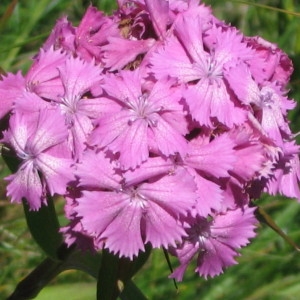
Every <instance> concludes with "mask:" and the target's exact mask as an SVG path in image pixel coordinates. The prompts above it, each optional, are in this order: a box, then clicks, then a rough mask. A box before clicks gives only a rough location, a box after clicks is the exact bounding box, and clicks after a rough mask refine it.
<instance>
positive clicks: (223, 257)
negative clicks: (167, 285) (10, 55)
mask: <svg viewBox="0 0 300 300" xmlns="http://www.w3.org/2000/svg"><path fill="white" fill-rule="evenodd" d="M118 5H119V8H118V10H117V11H115V12H114V13H113V14H112V15H111V16H107V15H105V14H104V13H103V12H101V11H99V10H98V9H97V8H95V7H93V6H90V7H89V8H88V9H87V12H86V14H85V15H84V16H83V18H82V20H81V22H80V23H79V25H78V26H77V27H76V26H73V25H72V24H71V23H70V22H69V21H68V20H67V18H66V17H64V18H62V19H60V20H58V22H57V24H56V26H55V28H54V29H53V31H52V33H51V34H50V36H49V38H48V39H47V41H46V42H45V44H44V45H43V46H42V49H41V50H40V52H39V53H38V54H37V55H36V56H34V58H33V64H32V66H31V67H30V69H29V71H28V72H27V74H26V75H25V76H22V75H21V73H20V72H19V73H17V74H16V75H13V74H8V75H6V76H3V77H2V79H1V81H0V117H1V118H2V120H3V126H4V127H5V124H6V123H7V124H8V127H7V128H6V130H5V131H4V132H3V135H4V137H3V142H4V143H5V144H6V146H7V147H9V148H10V149H11V150H12V152H14V153H15V155H16V157H17V158H18V161H19V169H18V171H17V172H16V173H15V174H12V175H10V176H9V177H7V180H8V181H9V184H8V187H7V195H8V196H10V197H11V200H12V201H13V202H21V200H22V199H23V198H25V199H26V200H27V202H28V203H29V206H30V208H31V209H33V210H38V209H39V208H40V207H41V205H43V204H47V200H46V199H47V195H48V194H50V195H53V194H55V193H57V194H60V195H63V196H64V197H65V198H66V206H65V211H66V217H67V219H69V220H70V223H69V224H68V225H67V226H65V227H64V228H62V229H61V232H63V234H64V237H65V241H66V243H67V244H68V245H69V246H71V245H72V244H73V243H76V245H77V246H78V247H80V248H83V249H90V250H92V251H100V250H102V249H103V248H105V249H108V250H109V251H111V252H113V253H114V254H116V255H119V256H124V257H128V258H129V259H131V260H132V259H134V258H135V257H136V256H138V255H139V252H141V251H145V245H146V244H149V245H150V246H151V247H152V248H160V247H163V248H164V249H165V250H167V251H169V253H171V254H172V255H175V256H176V257H177V258H178V260H179V266H178V267H177V268H176V269H175V271H174V272H173V273H172V274H171V277H172V278H175V279H176V280H182V278H183V276H184V272H185V270H186V269H187V267H188V265H189V264H190V263H192V260H193V258H194V257H196V265H197V266H196V268H195V271H196V272H197V273H198V274H199V275H200V276H203V277H205V278H207V277H209V276H210V277H213V276H216V275H218V274H220V273H222V272H223V270H224V268H227V267H229V266H230V265H233V264H235V263H236V260H235V257H236V256H238V255H239V252H238V250H239V249H240V248H241V247H244V246H245V245H246V244H248V243H249V240H250V239H251V238H253V237H254V236H255V226H256V223H257V221H256V219H255V215H254V211H255V208H253V206H254V204H255V202H254V200H255V199H257V198H259V197H260V196H261V194H262V193H263V192H267V193H269V194H277V193H279V194H282V195H285V196H288V197H295V198H297V199H298V200H299V201H300V190H299V180H300V165H299V146H297V145H296V143H295V135H294V134H293V133H292V132H291V130H290V127H289V123H288V120H287V115H288V112H289V110H291V109H293V108H294V107H295V102H294V101H293V100H290V99H288V97H287V84H288V81H289V78H290V75H291V72H292V69H293V68H292V63H291V61H290V59H289V58H288V57H287V55H286V54H285V53H284V52H283V51H282V50H280V49H279V48H278V47H277V46H276V45H274V44H271V43H269V42H267V41H264V40H263V39H262V38H260V37H246V36H244V35H243V34H242V33H241V32H240V31H239V30H238V29H236V28H234V27H232V26H229V25H227V24H225V23H224V22H222V21H220V20H218V19H217V18H216V17H215V16H214V15H213V13H212V11H211V9H210V8H208V7H206V6H205V5H203V4H199V3H198V1H197V0H170V1H166V0H161V1H160V0H154V1H151V0H132V1H127V0H119V1H118ZM4 117H7V118H4ZM7 120H8V122H6V121H7ZM73 174H74V175H73ZM253 202H254V203H253Z"/></svg>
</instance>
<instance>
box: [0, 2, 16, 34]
mask: <svg viewBox="0 0 300 300" xmlns="http://www.w3.org/2000/svg"><path fill="white" fill-rule="evenodd" d="M17 3H18V0H13V1H11V3H10V4H9V5H8V7H7V8H6V11H5V12H4V14H3V15H2V17H1V18H0V32H2V31H3V29H4V27H5V24H6V22H7V21H8V20H9V18H10V17H11V15H12V13H13V11H14V9H15V7H16V5H17Z"/></svg>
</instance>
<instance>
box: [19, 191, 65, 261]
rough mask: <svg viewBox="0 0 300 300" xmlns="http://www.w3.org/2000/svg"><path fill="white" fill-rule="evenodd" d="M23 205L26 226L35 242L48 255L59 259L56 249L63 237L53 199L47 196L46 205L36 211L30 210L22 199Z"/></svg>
mask: <svg viewBox="0 0 300 300" xmlns="http://www.w3.org/2000/svg"><path fill="white" fill-rule="evenodd" d="M23 207H24V213H25V216H26V221H27V225H28V228H29V230H30V233H31V235H32V237H33V238H34V239H35V241H36V243H37V244H38V245H39V246H40V247H41V249H42V250H43V251H44V252H45V253H46V254H47V255H48V256H49V257H51V258H52V259H54V260H56V259H58V260H59V259H60V258H59V257H58V251H57V249H58V248H59V246H60V245H61V243H62V241H63V238H62V235H61V234H60V233H59V223H58V219H57V215H56V211H55V207H54V204H53V199H52V198H51V197H48V204H47V206H45V205H42V207H41V208H40V209H39V210H38V211H31V210H30V209H29V206H28V204H27V203H26V202H25V201H23Z"/></svg>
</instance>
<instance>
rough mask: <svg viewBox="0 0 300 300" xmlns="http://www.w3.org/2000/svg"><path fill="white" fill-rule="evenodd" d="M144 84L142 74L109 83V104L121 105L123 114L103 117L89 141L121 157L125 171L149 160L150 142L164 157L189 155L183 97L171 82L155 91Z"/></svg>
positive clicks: (161, 83)
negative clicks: (181, 97) (182, 104)
mask: <svg viewBox="0 0 300 300" xmlns="http://www.w3.org/2000/svg"><path fill="white" fill-rule="evenodd" d="M143 81H144V80H143V78H142V76H141V74H140V71H139V70H136V71H133V72H129V71H128V72H126V71H123V72H122V73H121V75H119V76H110V77H109V78H107V79H106V82H105V84H104V85H103V88H104V90H105V91H106V92H107V93H108V95H109V96H110V97H107V101H108V103H109V102H113V103H114V105H115V104H118V106H119V111H118V112H115V111H114V112H112V113H108V114H106V115H103V117H101V118H100V119H99V121H98V127H97V128H96V129H95V130H94V132H93V133H92V135H91V138H90V140H89V143H90V144H92V145H97V147H99V148H103V147H107V149H109V150H111V151H112V152H114V153H120V162H121V165H122V167H124V168H125V169H129V168H136V167H137V166H139V165H140V164H141V163H142V162H144V161H146V160H147V159H148V157H149V152H151V147H150V145H151V144H150V143H151V142H150V140H151V141H152V142H153V143H154V147H155V148H157V149H158V150H159V152H160V153H161V154H162V155H165V156H169V155H172V154H176V153H179V154H181V155H183V154H184V153H185V152H186V147H187V143H186V140H185V139H184V137H183V136H184V135H185V134H186V133H187V122H186V120H185V115H184V112H183V108H182V106H181V105H180V104H179V100H180V93H178V90H175V89H174V88H172V84H173V82H172V81H169V80H160V81H158V82H155V83H154V84H153V87H152V88H151V89H148V88H147V87H146V88H144V86H146V83H145V84H143ZM108 105H109V104H108Z"/></svg>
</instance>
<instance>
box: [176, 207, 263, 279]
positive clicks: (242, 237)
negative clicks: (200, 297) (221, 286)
mask: <svg viewBox="0 0 300 300" xmlns="http://www.w3.org/2000/svg"><path fill="white" fill-rule="evenodd" d="M253 212H254V209H253V208H249V207H244V208H237V209H235V210H228V211H226V212H225V213H222V214H218V213H216V214H213V215H212V217H208V218H207V219H206V218H200V217H197V218H195V219H193V218H190V219H188V220H187V222H188V223H189V224H190V226H191V227H190V228H188V229H186V231H187V233H188V237H187V238H184V242H183V243H182V244H180V245H179V246H178V247H177V248H171V252H172V253H173V254H174V255H176V256H177V257H178V259H179V261H180V266H179V267H178V268H177V269H176V270H175V271H174V272H173V273H172V274H171V276H170V277H171V278H175V279H176V280H178V281H181V280H182V278H183V275H184V272H185V270H186V268H187V266H188V264H189V263H190V262H191V260H192V259H193V257H194V256H197V268H196V269H195V272H197V273H199V275H200V276H203V277H205V278H207V277H208V276H211V277H214V276H216V275H219V274H220V273H222V272H223V268H226V267H229V266H231V265H234V264H236V261H235V259H234V257H235V256H237V255H238V253H237V252H236V250H237V249H239V248H241V247H243V246H246V245H247V244H248V243H249V239H250V238H253V237H254V236H255V232H254V229H255V224H256V222H257V221H256V219H255V217H254V214H253Z"/></svg>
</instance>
